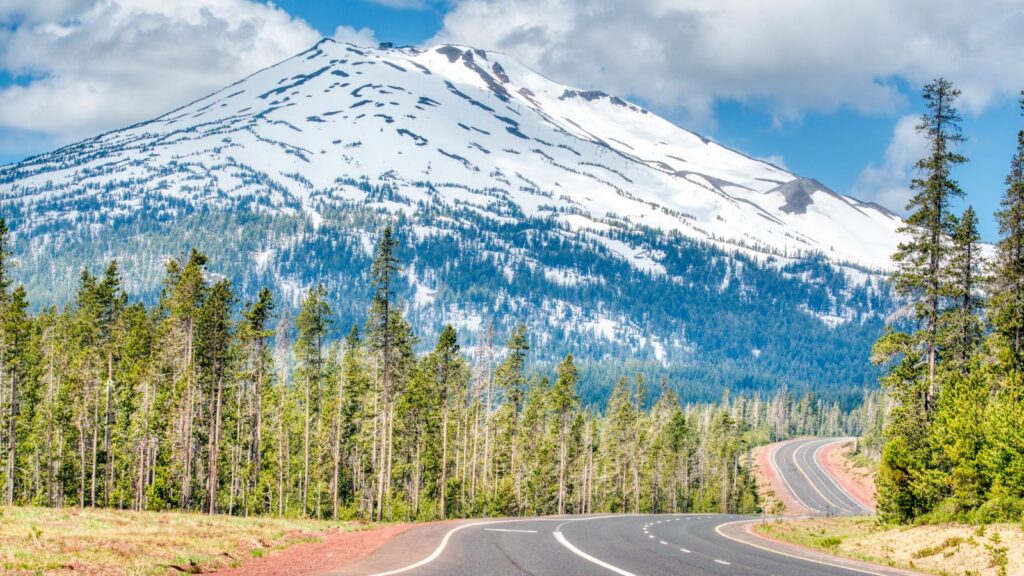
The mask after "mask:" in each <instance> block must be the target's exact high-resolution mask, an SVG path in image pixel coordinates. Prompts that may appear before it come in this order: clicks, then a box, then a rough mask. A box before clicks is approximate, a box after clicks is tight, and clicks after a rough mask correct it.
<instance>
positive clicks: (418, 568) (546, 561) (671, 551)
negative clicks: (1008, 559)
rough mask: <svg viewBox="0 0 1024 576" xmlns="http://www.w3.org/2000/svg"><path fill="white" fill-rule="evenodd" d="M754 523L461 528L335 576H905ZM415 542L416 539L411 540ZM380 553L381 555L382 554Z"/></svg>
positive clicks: (639, 518)
mask: <svg viewBox="0 0 1024 576" xmlns="http://www.w3.org/2000/svg"><path fill="white" fill-rule="evenodd" d="M751 521H756V519H755V518H752V517H744V516H733V515H720V514H656V515H610V516H583V517H560V518H530V519H515V520H493V521H477V522H468V523H461V524H458V525H456V526H454V527H453V528H451V529H450V530H449V531H448V532H446V533H445V535H444V539H443V541H442V543H441V544H440V545H439V546H438V547H437V548H436V549H435V550H434V551H433V553H431V554H429V555H428V556H426V557H424V558H422V559H420V560H418V561H414V562H409V563H406V564H400V565H396V566H389V567H388V568H386V569H380V568H379V566H381V564H380V562H379V559H378V561H377V563H376V566H378V569H377V570H375V571H367V570H365V569H361V567H360V566H353V567H350V568H349V569H346V570H343V571H341V572H338V573H337V574H338V576H343V575H344V576H348V575H353V576H354V575H356V574H360V575H368V574H375V575H377V576H391V575H397V574H403V575H409V576H427V575H431V576H481V575H494V576H506V575H507V576H512V575H516V576H519V575H523V574H529V575H534V576H584V575H591V574H595V575H597V574H619V575H620V576H663V575H664V576H667V575H676V574H683V575H687V576H691V575H692V576H712V575H713V576H738V575H750V576H812V575H825V576H830V575H842V576H849V575H853V574H874V575H879V576H881V575H886V576H888V575H895V574H906V573H905V572H901V571H898V570H893V569H888V568H881V567H873V566H870V565H866V564H861V563H857V562H853V561H847V560H841V559H838V558H832V557H829V556H825V555H823V554H816V553H813V552H809V551H803V550H801V549H798V548H796V547H791V546H790V547H787V546H785V545H782V546H780V547H779V549H768V547H766V546H765V544H769V543H770V541H765V540H762V539H759V538H757V537H755V536H753V535H751V534H750V533H749V532H747V530H746V528H747V526H748V525H749V523H750V522H751ZM412 537H415V536H414V535H413V536H412ZM378 554H379V552H378Z"/></svg>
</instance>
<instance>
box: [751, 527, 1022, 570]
mask: <svg viewBox="0 0 1024 576" xmlns="http://www.w3.org/2000/svg"><path fill="white" fill-rule="evenodd" d="M757 529H758V530H759V531H760V532H762V533H763V534H765V535H767V536H771V537H773V538H778V539H779V540H785V541H788V542H794V543H796V544H802V545H804V546H808V547H811V548H817V549H819V550H825V551H827V552H829V553H831V554H835V555H838V556H843V557H846V558H852V559H855V560H864V561H867V562H874V563H876V564H884V565H889V566H895V567H898V568H906V569H910V570H916V571H919V572H925V573H929V574H936V575H940V576H954V575H956V576H1005V575H1011V574H1016V575H1020V574H1024V530H1022V529H1021V526H1019V525H1013V524H992V525H988V526H983V527H978V526H968V525H963V524H945V525H926V526H910V527H906V526H904V527H886V526H879V525H878V524H877V523H876V522H875V520H874V518H827V519H826V518H820V519H813V520H792V521H786V522H782V523H769V524H766V525H763V526H758V528H757Z"/></svg>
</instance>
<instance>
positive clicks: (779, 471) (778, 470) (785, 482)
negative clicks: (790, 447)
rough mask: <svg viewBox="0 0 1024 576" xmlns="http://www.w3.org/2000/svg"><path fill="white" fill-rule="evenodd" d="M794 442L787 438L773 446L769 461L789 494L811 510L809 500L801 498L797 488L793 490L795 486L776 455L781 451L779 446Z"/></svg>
mask: <svg viewBox="0 0 1024 576" xmlns="http://www.w3.org/2000/svg"><path fill="white" fill-rule="evenodd" d="M793 442H794V440H787V441H786V442H783V443H781V444H776V445H775V446H774V447H773V448H772V452H771V454H770V455H769V456H768V461H769V462H771V464H772V468H775V473H776V474H778V476H779V479H781V480H782V484H783V485H784V486H785V487H786V490H787V491H788V492H789V495H790V496H792V497H793V499H794V500H796V501H797V502H799V503H800V504H802V505H803V507H804V508H806V509H807V510H808V511H810V510H812V508H811V507H810V506H808V505H807V502H804V500H803V498H801V497H800V495H799V494H797V493H796V490H793V486H792V485H790V483H789V480H788V479H787V478H786V475H785V474H783V473H782V467H781V466H779V461H778V459H777V458H776V456H777V455H778V453H779V448H782V447H783V446H786V445H787V444H792V443H793Z"/></svg>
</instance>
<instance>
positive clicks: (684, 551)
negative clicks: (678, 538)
mask: <svg viewBox="0 0 1024 576" xmlns="http://www.w3.org/2000/svg"><path fill="white" fill-rule="evenodd" d="M679 551H680V552H682V553H684V554H692V552H690V551H689V550H687V549H686V548H680V549H679Z"/></svg>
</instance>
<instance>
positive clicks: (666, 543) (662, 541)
mask: <svg viewBox="0 0 1024 576" xmlns="http://www.w3.org/2000/svg"><path fill="white" fill-rule="evenodd" d="M658 542H661V543H662V544H664V545H666V546H668V542H665V541H664V540H658Z"/></svg>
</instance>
